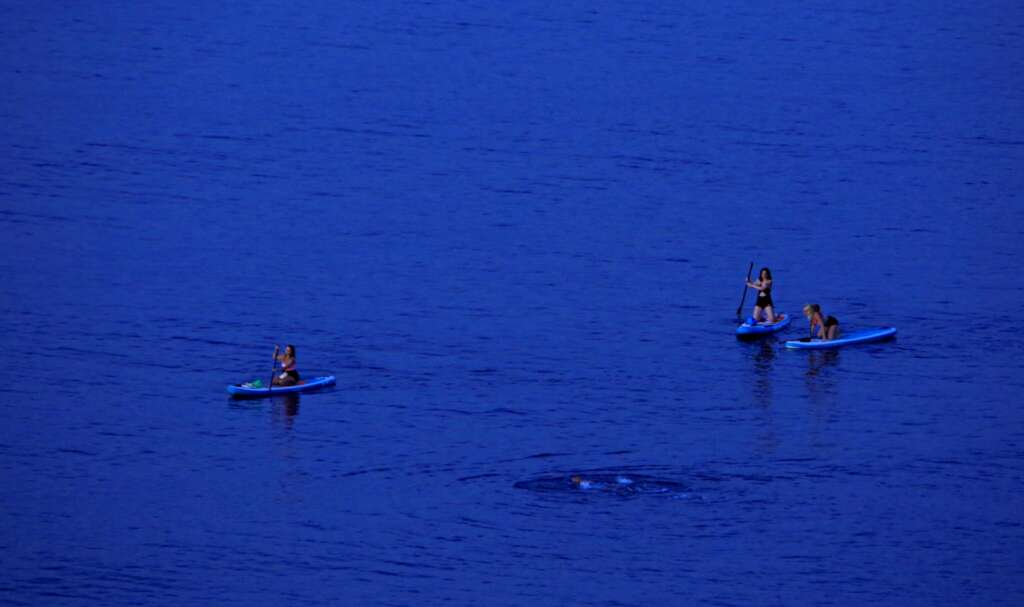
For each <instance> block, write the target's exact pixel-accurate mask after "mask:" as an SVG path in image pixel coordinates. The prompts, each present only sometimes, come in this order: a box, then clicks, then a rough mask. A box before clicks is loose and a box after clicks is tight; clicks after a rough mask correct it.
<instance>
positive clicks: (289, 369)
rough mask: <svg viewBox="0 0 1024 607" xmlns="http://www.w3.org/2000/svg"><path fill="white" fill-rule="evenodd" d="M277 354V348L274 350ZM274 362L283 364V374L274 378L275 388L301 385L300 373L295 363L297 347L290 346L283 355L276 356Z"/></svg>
mask: <svg viewBox="0 0 1024 607" xmlns="http://www.w3.org/2000/svg"><path fill="white" fill-rule="evenodd" d="M274 350H275V352H276V350H277V348H274ZM274 360H277V361H279V362H280V363H281V374H280V375H277V376H275V377H274V385H275V386H294V385H295V384H297V383H299V371H298V366H297V364H296V362H295V346H293V345H291V344H288V345H287V346H286V347H285V349H284V353H283V354H276V353H275V354H274Z"/></svg>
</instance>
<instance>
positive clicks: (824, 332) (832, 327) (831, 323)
mask: <svg viewBox="0 0 1024 607" xmlns="http://www.w3.org/2000/svg"><path fill="white" fill-rule="evenodd" d="M804 316H806V317H807V320H809V321H811V339H814V330H815V329H818V331H819V334H820V336H821V339H822V340H823V341H828V340H830V339H835V338H837V337H839V320H837V319H836V317H835V316H829V317H828V318H826V317H825V316H824V315H823V314H822V313H821V306H819V305H818V304H807V305H806V306H804Z"/></svg>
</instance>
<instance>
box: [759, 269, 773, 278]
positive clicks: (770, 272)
mask: <svg viewBox="0 0 1024 607" xmlns="http://www.w3.org/2000/svg"><path fill="white" fill-rule="evenodd" d="M765 272H767V273H768V280H771V279H772V271H771V270H769V269H768V268H761V271H760V272H758V273H757V279H758V280H761V275H762V274H764V273H765Z"/></svg>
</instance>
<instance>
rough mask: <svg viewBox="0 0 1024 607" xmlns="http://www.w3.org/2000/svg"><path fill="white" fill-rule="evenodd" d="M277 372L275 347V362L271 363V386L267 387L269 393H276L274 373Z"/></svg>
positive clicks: (275, 347)
mask: <svg viewBox="0 0 1024 607" xmlns="http://www.w3.org/2000/svg"><path fill="white" fill-rule="evenodd" d="M276 372H277V346H274V362H272V363H270V385H269V386H267V392H273V391H274V373H276Z"/></svg>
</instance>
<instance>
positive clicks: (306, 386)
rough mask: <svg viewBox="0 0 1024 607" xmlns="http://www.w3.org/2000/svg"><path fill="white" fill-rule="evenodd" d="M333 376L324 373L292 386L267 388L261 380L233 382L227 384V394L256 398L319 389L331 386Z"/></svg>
mask: <svg viewBox="0 0 1024 607" xmlns="http://www.w3.org/2000/svg"><path fill="white" fill-rule="evenodd" d="M333 385H334V376H333V375H324V376H322V377H314V378H312V379H304V380H302V381H300V382H299V383H297V384H295V385H294V386H273V387H272V388H268V387H267V386H266V385H265V384H263V383H262V382H257V383H255V385H254V383H253V382H250V383H245V384H233V385H230V386H228V394H230V395H231V396H234V397H236V398H246V397H251V398H256V397H259V396H273V395H275V394H289V393H293V392H309V391H311V390H319V389H320V388H323V387H324V386H333Z"/></svg>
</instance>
